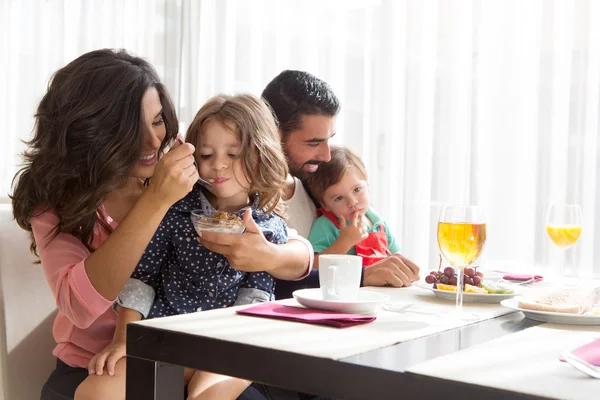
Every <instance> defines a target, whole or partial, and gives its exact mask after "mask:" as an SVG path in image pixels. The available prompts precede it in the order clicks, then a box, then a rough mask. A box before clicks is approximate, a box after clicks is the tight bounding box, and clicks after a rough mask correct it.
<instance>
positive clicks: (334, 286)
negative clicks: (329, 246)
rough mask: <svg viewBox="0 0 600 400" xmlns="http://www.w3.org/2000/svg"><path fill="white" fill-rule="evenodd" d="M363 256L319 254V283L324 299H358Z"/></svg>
mask: <svg viewBox="0 0 600 400" xmlns="http://www.w3.org/2000/svg"><path fill="white" fill-rule="evenodd" d="M361 273H362V258H361V257H359V256H351V255H340V254H323V255H320V256H319V285H320V286H321V293H322V295H323V299H324V300H338V301H352V300H356V297H357V296H358V290H359V289H360V277H361Z"/></svg>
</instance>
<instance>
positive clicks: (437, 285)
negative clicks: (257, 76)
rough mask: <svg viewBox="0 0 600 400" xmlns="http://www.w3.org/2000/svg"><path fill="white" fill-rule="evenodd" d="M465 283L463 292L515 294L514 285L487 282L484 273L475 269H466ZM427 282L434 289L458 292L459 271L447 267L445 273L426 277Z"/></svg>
mask: <svg viewBox="0 0 600 400" xmlns="http://www.w3.org/2000/svg"><path fill="white" fill-rule="evenodd" d="M464 273H465V282H464V286H463V291H464V292H465V293H475V294H488V293H489V294H513V293H514V290H513V289H512V285H511V284H510V283H508V282H495V281H486V280H485V279H484V276H483V273H482V272H481V271H477V267H475V268H470V267H469V268H465V270H464ZM425 282H426V283H429V284H432V285H433V288H434V289H439V290H446V291H450V292H455V291H456V285H457V284H458V274H457V271H456V270H455V269H454V268H452V267H446V268H444V270H443V271H440V270H439V269H438V271H431V272H430V273H429V275H427V276H426V277H425Z"/></svg>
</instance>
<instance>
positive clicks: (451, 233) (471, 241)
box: [437, 206, 486, 320]
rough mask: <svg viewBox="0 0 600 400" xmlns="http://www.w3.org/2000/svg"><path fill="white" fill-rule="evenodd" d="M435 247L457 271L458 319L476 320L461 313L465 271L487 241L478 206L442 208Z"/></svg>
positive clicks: (484, 223) (482, 215) (483, 220)
mask: <svg viewBox="0 0 600 400" xmlns="http://www.w3.org/2000/svg"><path fill="white" fill-rule="evenodd" d="M437 240H438V246H439V248H440V251H441V253H442V254H443V255H444V257H445V258H446V259H447V260H448V261H449V262H450V263H451V264H452V266H453V267H454V268H455V269H457V270H458V282H457V285H456V315H457V317H458V318H460V319H466V320H469V319H477V318H478V317H477V316H476V315H473V314H467V313H463V310H462V305H463V292H464V282H465V274H464V270H465V268H467V267H469V266H470V265H471V264H472V263H473V261H475V260H476V259H477V258H478V257H479V256H480V255H481V252H482V251H483V248H484V246H485V242H486V222H485V216H484V212H483V210H482V209H481V208H480V207H477V206H442V209H441V210H440V216H439V219H438V231H437Z"/></svg>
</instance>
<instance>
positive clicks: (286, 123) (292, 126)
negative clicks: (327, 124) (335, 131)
mask: <svg viewBox="0 0 600 400" xmlns="http://www.w3.org/2000/svg"><path fill="white" fill-rule="evenodd" d="M262 98H263V99H264V100H265V101H266V102H267V103H268V104H269V105H270V106H271V108H272V109H273V113H274V115H275V117H276V118H277V121H278V124H279V129H280V130H281V133H282V135H283V136H284V137H285V136H287V135H289V134H290V132H293V131H295V130H297V129H300V128H302V116H304V115H326V116H331V117H333V116H335V115H337V114H338V112H339V111H340V102H339V100H338V98H337V97H336V96H335V94H334V93H333V90H332V89H331V87H330V86H329V85H328V84H327V83H326V82H325V81H322V80H321V79H319V78H317V77H316V76H314V75H312V74H309V73H308V72H303V71H292V70H285V71H283V72H282V73H280V74H279V75H277V76H276V77H275V78H274V79H273V80H272V81H271V82H270V83H269V84H268V85H267V87H266V88H265V90H264V91H263V92H262Z"/></svg>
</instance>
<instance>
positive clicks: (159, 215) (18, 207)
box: [12, 49, 312, 400]
mask: <svg viewBox="0 0 600 400" xmlns="http://www.w3.org/2000/svg"><path fill="white" fill-rule="evenodd" d="M35 118H36V127H35V131H34V137H33V139H32V140H31V141H30V142H29V149H28V150H27V151H26V152H25V165H24V167H23V168H22V169H21V170H20V171H19V172H18V173H17V175H16V176H15V180H14V191H13V194H12V200H13V212H14V217H15V219H16V221H17V223H18V224H19V225H20V226H21V227H22V228H23V229H25V230H27V231H29V232H30V233H31V237H32V245H31V249H32V251H33V252H34V254H36V255H38V256H39V259H40V261H41V264H42V266H43V268H44V272H45V274H46V278H47V280H48V283H49V285H50V288H51V290H52V292H53V294H54V296H55V298H56V304H57V308H58V315H57V317H56V320H55V323H54V329H53V334H54V338H55V340H56V343H57V346H56V348H55V349H54V351H53V354H54V355H55V356H56V357H57V367H56V369H55V370H54V371H53V372H52V374H51V375H50V377H49V378H48V381H47V382H46V384H45V385H44V388H43V389H42V396H41V398H42V400H54V399H71V398H73V397H74V395H75V391H76V389H77V388H78V387H79V386H80V384H81V383H82V382H83V381H84V380H85V379H86V378H88V369H87V367H88V364H89V362H90V360H91V359H92V357H93V356H94V355H95V354H97V353H98V352H100V351H101V350H102V349H104V348H105V347H106V346H107V345H108V344H109V343H110V341H111V339H112V337H113V333H114V331H115V325H116V313H115V312H114V311H113V308H112V305H113V303H114V301H115V298H116V297H117V295H118V294H119V292H120V291H121V290H122V289H123V287H124V286H125V284H126V283H127V281H128V279H129V278H130V276H131V273H132V272H133V270H134V268H135V266H136V265H137V263H138V261H139V260H140V257H141V256H142V254H143V252H144V250H145V248H146V246H147V245H148V243H149V242H150V240H151V238H152V236H153V235H154V233H155V231H156V229H157V227H158V226H159V224H160V222H161V220H162V219H163V217H164V216H165V215H166V213H167V210H168V209H169V207H171V206H172V205H173V204H174V203H175V202H177V201H178V200H180V199H181V198H183V197H184V196H185V195H186V194H187V193H189V192H190V191H191V189H192V187H193V186H194V184H195V183H196V182H197V180H198V177H199V176H198V171H197V168H196V166H195V165H194V156H193V154H194V146H192V145H191V144H182V145H179V146H176V142H175V140H176V137H177V133H178V121H177V117H176V115H175V109H174V107H173V105H172V103H171V100H170V98H169V95H168V93H167V91H166V89H165V87H164V86H163V85H162V84H161V83H160V80H159V78H158V76H157V74H156V71H155V70H154V68H153V67H152V66H151V65H150V64H149V63H148V62H147V61H145V60H143V59H141V58H139V57H135V56H133V55H131V54H129V53H127V52H126V51H124V50H119V51H114V50H108V49H106V50H96V51H92V52H89V53H86V54H84V55H82V56H80V57H78V58H77V59H75V60H74V61H72V62H71V63H69V64H68V65H66V66H65V67H63V68H61V69H60V70H58V71H57V72H56V73H55V74H54V76H53V78H52V80H51V82H50V84H49V86H48V90H47V92H46V94H45V95H44V97H43V98H42V100H41V102H40V104H39V106H38V109H37V112H36V115H35ZM169 145H174V146H173V148H172V149H171V151H169V152H168V153H167V154H163V153H164V150H165V149H166V148H167V147H168V146H169ZM150 177H152V179H151V180H149V178H150ZM148 182H149V183H148ZM248 231H250V232H248ZM244 236H245V237H247V238H248V241H249V242H251V243H253V244H254V245H253V247H252V248H253V250H252V251H251V252H249V253H248V254H247V255H246V257H245V259H244V264H243V265H242V263H239V262H238V263H237V264H236V265H237V267H238V269H241V270H246V271H248V270H249V269H250V268H252V267H253V264H254V263H253V261H252V260H261V259H262V260H264V259H269V260H271V261H272V265H273V266H275V267H274V268H273V269H272V270H271V271H269V273H271V274H273V273H274V272H275V270H277V273H276V275H279V276H278V277H280V278H281V277H282V276H283V277H287V279H293V278H296V277H299V276H300V275H304V274H305V273H306V271H307V267H308V270H309V269H310V265H311V262H312V247H310V245H309V244H306V243H305V241H302V240H291V239H292V238H290V241H289V242H288V243H287V244H282V245H277V246H268V245H267V244H268V242H267V240H266V239H265V238H264V235H262V234H261V232H260V231H259V232H252V231H251V230H248V229H247V233H245V234H244ZM294 242H295V243H294ZM307 249H308V250H310V251H307ZM123 361H124V360H123ZM116 368H118V369H122V371H121V372H124V368H125V363H124V362H122V363H119V364H117V366H116ZM114 372H115V375H116V372H117V371H114ZM120 375H121V376H124V375H125V374H124V373H122V374H120ZM94 377H95V376H89V378H92V379H93V378H94ZM88 381H89V379H88ZM115 384H117V385H122V384H123V382H115ZM86 388H88V389H90V390H93V388H94V385H93V384H89V385H86ZM92 394H94V393H92ZM95 394H97V393H95ZM79 395H81V397H85V396H86V395H89V393H85V391H83V393H78V396H79Z"/></svg>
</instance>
